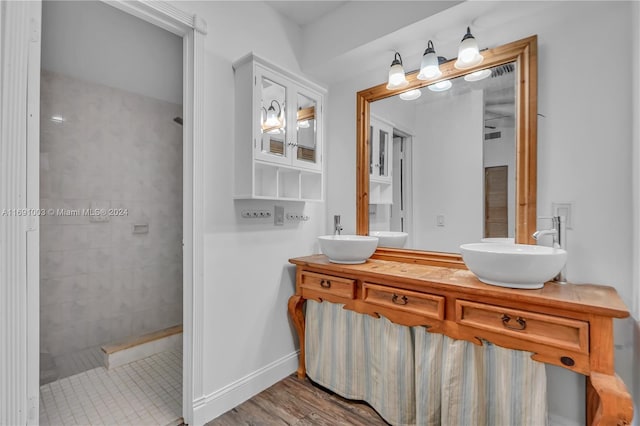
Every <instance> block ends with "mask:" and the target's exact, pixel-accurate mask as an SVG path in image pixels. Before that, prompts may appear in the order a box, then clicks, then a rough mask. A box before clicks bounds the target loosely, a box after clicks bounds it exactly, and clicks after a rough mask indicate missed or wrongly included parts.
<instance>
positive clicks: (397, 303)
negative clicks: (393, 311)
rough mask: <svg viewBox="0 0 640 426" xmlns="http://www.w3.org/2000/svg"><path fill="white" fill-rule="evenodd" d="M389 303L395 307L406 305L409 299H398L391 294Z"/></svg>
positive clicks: (405, 297) (398, 297) (404, 297)
mask: <svg viewBox="0 0 640 426" xmlns="http://www.w3.org/2000/svg"><path fill="white" fill-rule="evenodd" d="M391 301H392V302H393V303H395V304H396V305H406V304H407V303H409V299H407V296H402V297H400V296H398V295H397V294H395V293H393V296H392V297H391Z"/></svg>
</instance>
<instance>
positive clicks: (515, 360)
mask: <svg viewBox="0 0 640 426" xmlns="http://www.w3.org/2000/svg"><path fill="white" fill-rule="evenodd" d="M483 343H484V344H483V345H482V346H480V345H475V344H473V343H470V342H467V341H463V340H454V339H451V338H449V337H447V336H444V335H442V334H436V333H429V332H427V331H426V328H424V327H407V326H402V325H397V324H393V323H391V322H390V321H389V320H387V319H386V318H383V317H381V318H373V317H371V316H369V315H363V314H358V313H355V312H352V311H348V310H345V309H343V305H339V304H334V303H329V302H323V303H317V302H314V301H312V300H308V301H307V302H306V330H305V344H306V369H307V375H308V376H309V378H310V379H311V380H313V381H314V382H316V383H318V384H320V385H322V386H324V387H326V388H328V389H330V390H332V391H333V392H335V393H337V394H339V395H341V396H343V397H345V398H348V399H355V400H363V401H366V402H368V403H369V405H371V406H372V407H373V408H374V409H375V410H376V411H377V412H378V413H379V414H380V415H381V416H382V417H383V418H384V419H385V420H386V421H387V422H389V423H390V424H392V425H429V426H432V425H433V426H436V425H442V426H456V425H460V426H472V425H487V426H501V425H504V426H515V425H532V426H544V425H546V424H547V389H546V375H545V366H544V364H543V363H540V362H537V361H533V360H532V359H531V353H530V352H525V351H516V350H512V349H505V348H502V347H499V346H496V345H493V344H491V343H489V342H486V341H485V342H483Z"/></svg>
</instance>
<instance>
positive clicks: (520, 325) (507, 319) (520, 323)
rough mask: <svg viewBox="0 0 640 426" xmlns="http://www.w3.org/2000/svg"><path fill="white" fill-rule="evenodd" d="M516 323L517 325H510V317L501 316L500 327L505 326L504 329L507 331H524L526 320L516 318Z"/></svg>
mask: <svg viewBox="0 0 640 426" xmlns="http://www.w3.org/2000/svg"><path fill="white" fill-rule="evenodd" d="M516 323H517V325H512V324H511V317H510V316H509V315H507V314H503V315H502V325H504V326H505V328H508V329H509V330H517V331H520V330H524V329H525V328H527V320H526V319H524V318H521V317H516Z"/></svg>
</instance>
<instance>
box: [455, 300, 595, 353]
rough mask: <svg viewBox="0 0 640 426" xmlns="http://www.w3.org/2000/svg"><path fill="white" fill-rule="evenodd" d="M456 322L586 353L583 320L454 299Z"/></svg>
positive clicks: (586, 326) (587, 337) (585, 323)
mask: <svg viewBox="0 0 640 426" xmlns="http://www.w3.org/2000/svg"><path fill="white" fill-rule="evenodd" d="M456 322H457V323H459V324H463V325H467V326H470V327H474V328H478V329H482V330H488V331H493V332H498V333H500V334H504V335H507V336H513V337H516V338H518V339H522V340H528V341H531V342H535V343H539V344H543V345H547V346H554V347H557V348H561V349H569V350H571V351H575V352H581V353H588V352H589V323H587V322H584V321H579V320H573V319H567V318H562V317H556V316H553V315H546V314H537V313H533V312H528V311H521V310H516V309H508V308H503V307H500V306H494V305H487V304H484V303H475V302H469V301H467V300H456Z"/></svg>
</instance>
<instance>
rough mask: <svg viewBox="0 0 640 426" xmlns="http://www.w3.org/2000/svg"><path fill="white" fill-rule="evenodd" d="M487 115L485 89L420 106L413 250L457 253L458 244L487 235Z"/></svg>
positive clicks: (415, 141) (415, 149) (414, 157)
mask: <svg viewBox="0 0 640 426" xmlns="http://www.w3.org/2000/svg"><path fill="white" fill-rule="evenodd" d="M483 111H484V101H483V96H482V91H470V92H468V93H465V94H460V95H458V96H456V97H455V98H451V97H444V98H443V99H441V100H440V101H438V102H427V103H424V104H420V105H418V106H417V107H416V117H419V119H416V127H415V134H414V138H413V147H412V148H413V152H412V155H411V157H412V161H413V182H415V183H416V184H415V185H413V188H412V190H413V194H412V199H413V216H414V217H415V218H419V220H416V221H414V223H413V234H414V235H413V237H414V238H413V245H412V247H415V248H416V249H418V250H434V251H441V252H448V253H458V252H459V251H460V249H459V247H460V244H464V243H466V242H473V241H479V240H480V238H482V236H483V234H482V231H483V228H484V221H483V217H484V214H483V204H484V198H483V194H484V188H483V183H484V177H483V172H484V168H483V166H482V161H481V159H482V135H483V134H484V132H483V129H484V115H483ZM460 117H464V124H463V125H461V123H460ZM437 216H443V218H444V226H438V224H437V220H436V218H437ZM470 218H472V220H470Z"/></svg>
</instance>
